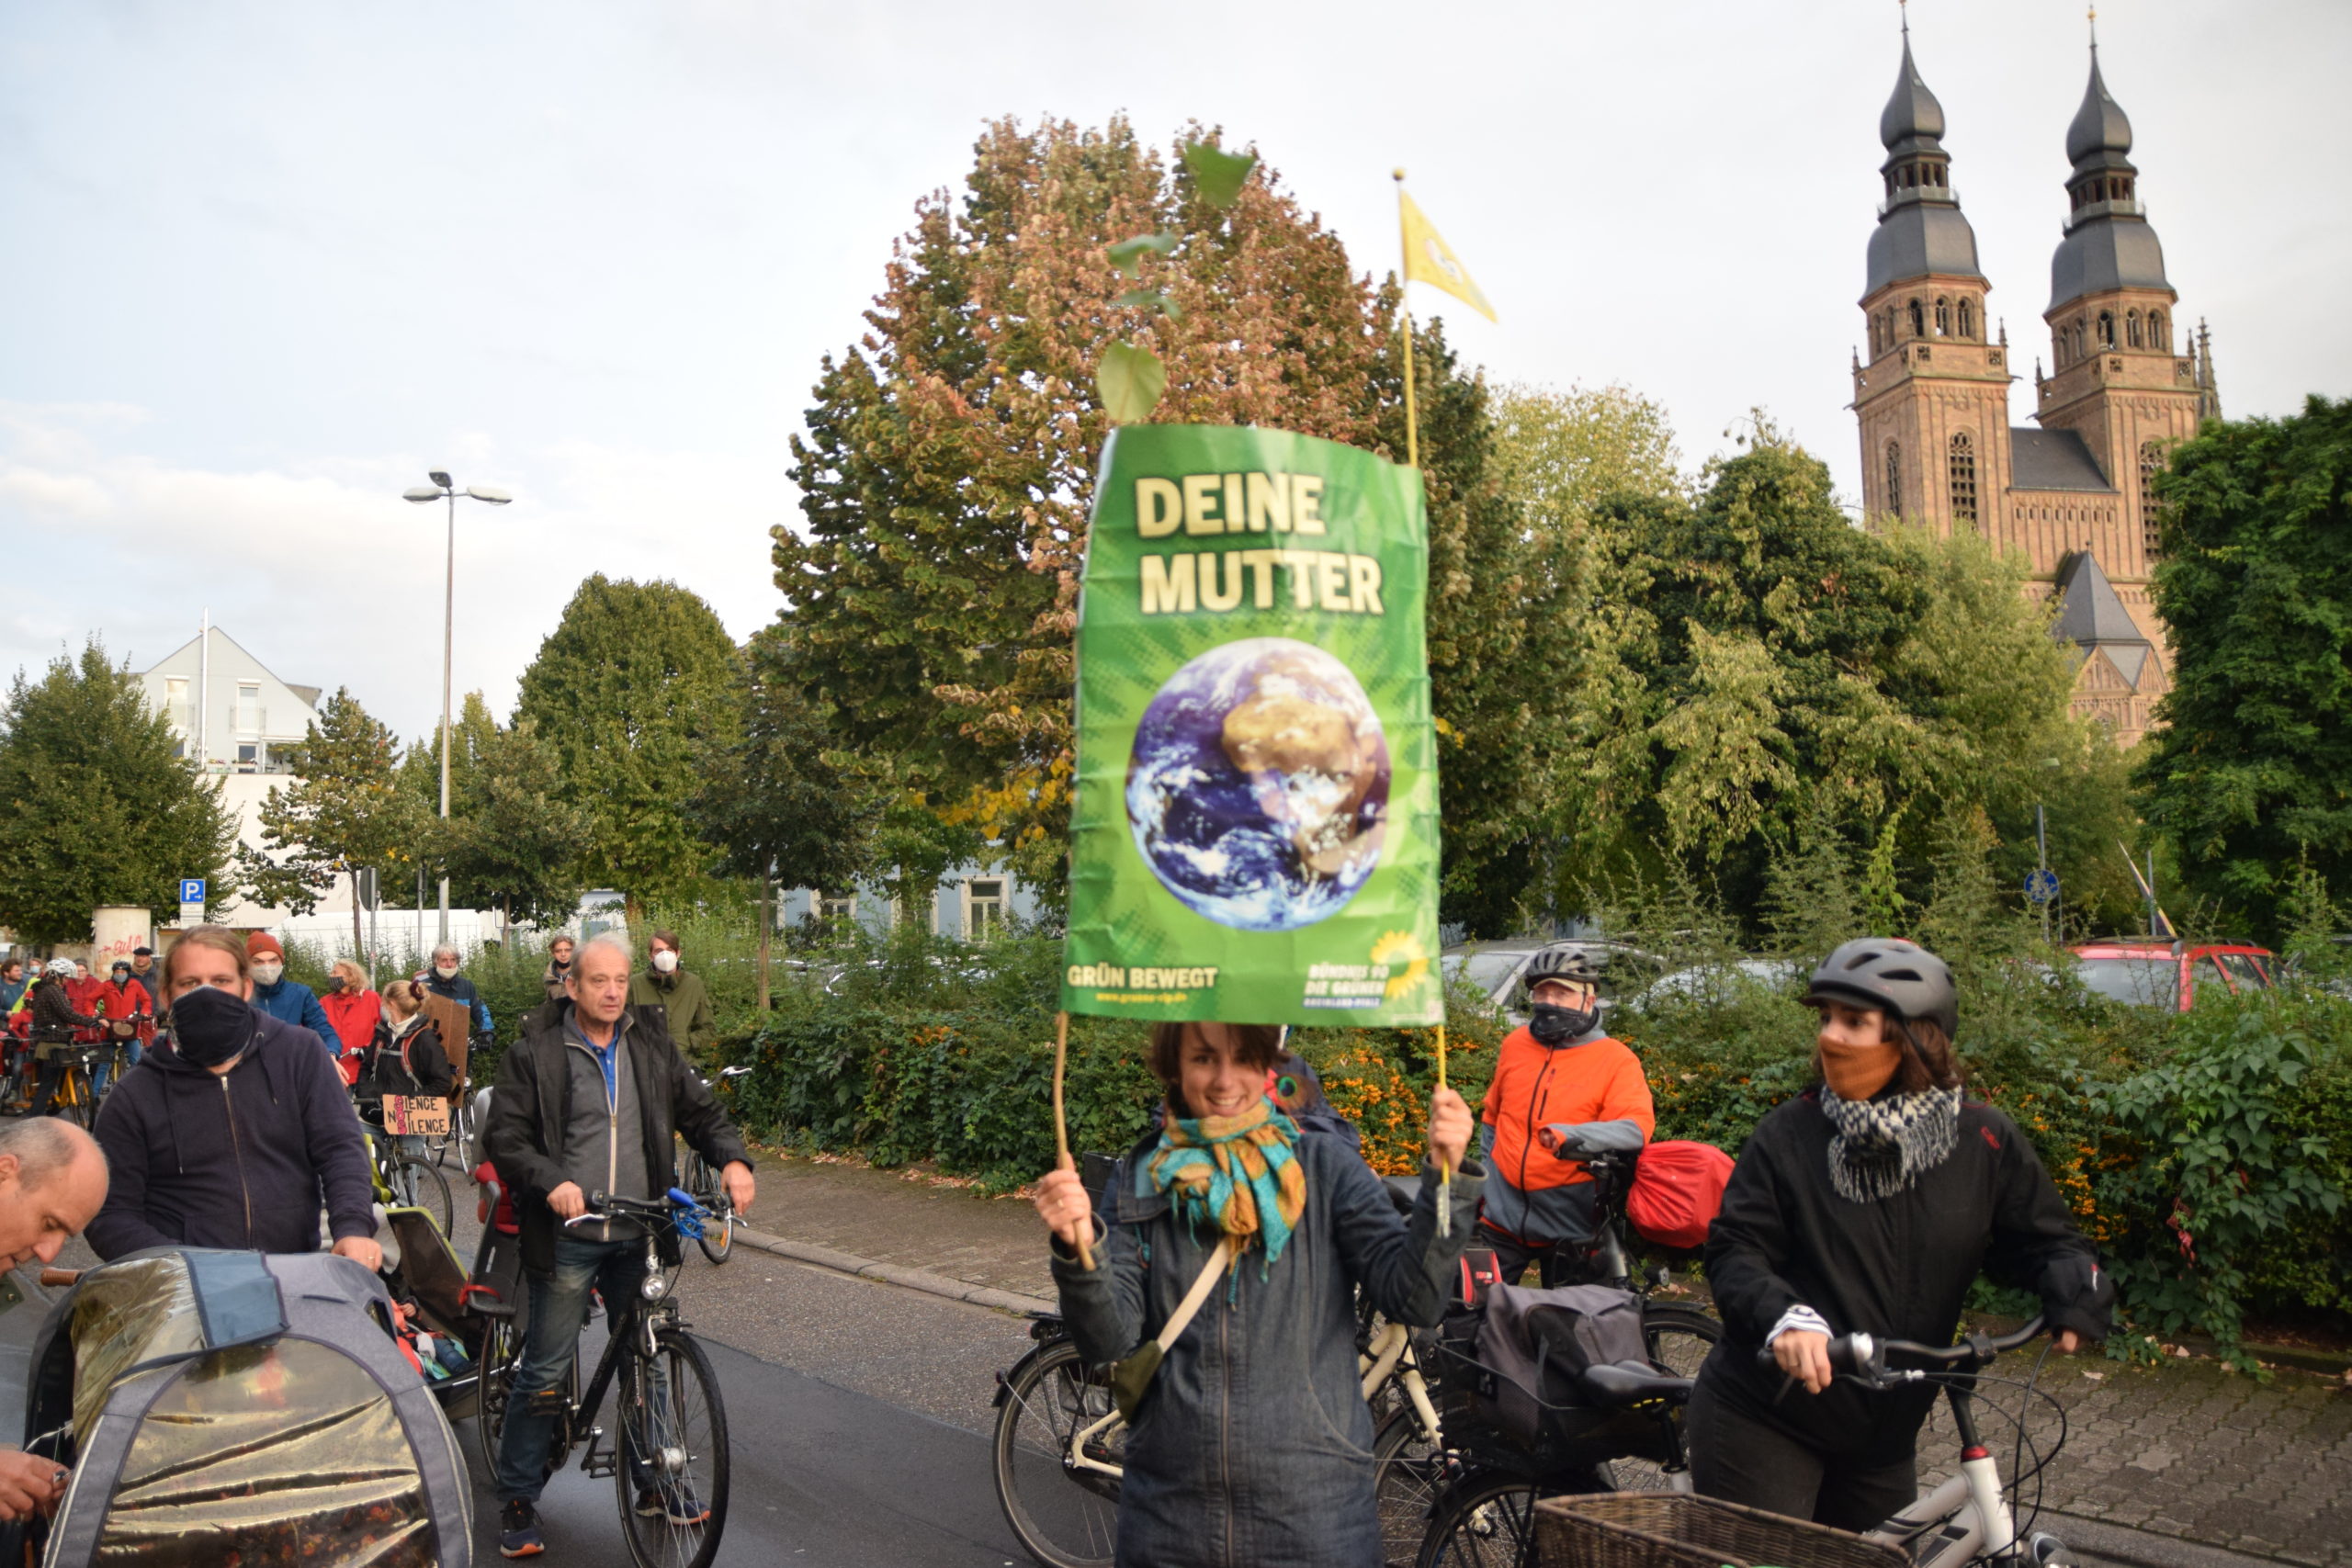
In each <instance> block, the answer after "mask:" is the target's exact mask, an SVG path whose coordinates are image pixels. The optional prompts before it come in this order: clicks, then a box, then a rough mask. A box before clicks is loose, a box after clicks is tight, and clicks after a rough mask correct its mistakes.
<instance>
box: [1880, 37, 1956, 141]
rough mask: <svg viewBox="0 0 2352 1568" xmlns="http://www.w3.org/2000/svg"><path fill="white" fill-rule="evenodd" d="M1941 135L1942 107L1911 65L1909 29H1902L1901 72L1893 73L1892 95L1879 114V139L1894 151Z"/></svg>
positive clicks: (1915, 66)
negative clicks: (1910, 143) (1916, 141)
mask: <svg viewBox="0 0 2352 1568" xmlns="http://www.w3.org/2000/svg"><path fill="white" fill-rule="evenodd" d="M1943 133H1944V106H1943V105H1942V104H1940V103H1939V102H1938V101H1937V100H1936V96H1935V94H1933V93H1931V92H1929V91H1928V84H1927V83H1926V82H1925V81H1923V80H1922V79H1921V78H1920V75H1919V68H1918V67H1917V65H1914V64H1913V63H1912V62H1911V29H1910V28H1909V27H1908V26H1906V27H1905V28H1904V29H1903V69H1902V70H1900V71H1898V72H1897V73H1895V76H1894V96H1891V97H1889V98H1888V99H1887V100H1886V107H1885V108H1883V109H1882V110H1880V111H1879V117H1878V139H1879V141H1881V142H1882V143H1883V144H1884V146H1885V147H1886V150H1887V151H1888V152H1894V150H1895V149H1896V148H1897V147H1899V146H1901V145H1902V144H1903V143H1904V142H1905V141H1915V140H1918V141H1934V140H1936V139H1937V138H1938V137H1939V136H1941V135H1942V134H1943Z"/></svg>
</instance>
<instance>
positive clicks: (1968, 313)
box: [1960, 299, 1976, 340]
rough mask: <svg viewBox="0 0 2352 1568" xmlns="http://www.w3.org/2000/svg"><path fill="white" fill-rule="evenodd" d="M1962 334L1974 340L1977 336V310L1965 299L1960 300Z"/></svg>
mask: <svg viewBox="0 0 2352 1568" xmlns="http://www.w3.org/2000/svg"><path fill="white" fill-rule="evenodd" d="M1960 335H1961V336H1962V337H1964V338H1969V339H1972V340H1973V338H1974V337H1975V336H1976V310H1975V308H1974V307H1973V306H1972V305H1971V304H1970V303H1969V302H1968V301H1967V300H1965V299H1962V301H1961V302H1960Z"/></svg>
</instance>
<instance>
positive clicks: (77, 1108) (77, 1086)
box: [57, 1061, 98, 1131]
mask: <svg viewBox="0 0 2352 1568" xmlns="http://www.w3.org/2000/svg"><path fill="white" fill-rule="evenodd" d="M57 1098H58V1099H59V1100H60V1101H62V1103H63V1104H64V1106H65V1109H66V1111H67V1113H68V1114H70V1115H71V1116H72V1117H73V1118H74V1121H76V1122H80V1123H81V1124H82V1126H83V1129H84V1130H85V1131H87V1130H88V1128H89V1126H90V1124H91V1123H92V1122H96V1120H97V1119H98V1097H97V1096H96V1094H94V1093H93V1092H91V1089H90V1069H89V1068H87V1067H85V1066H83V1065H82V1064H81V1063H80V1062H78V1061H77V1062H74V1063H73V1064H72V1065H71V1066H67V1068H66V1069H65V1082H64V1083H63V1085H62V1086H61V1087H60V1088H59V1089H58V1091H57Z"/></svg>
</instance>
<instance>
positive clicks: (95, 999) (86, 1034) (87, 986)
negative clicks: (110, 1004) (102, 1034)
mask: <svg viewBox="0 0 2352 1568" xmlns="http://www.w3.org/2000/svg"><path fill="white" fill-rule="evenodd" d="M106 991H107V983H106V982H105V981H104V980H101V979H100V978H98V977H97V976H96V975H93V976H90V977H89V978H88V979H86V980H68V981H66V982H65V999H66V1000H67V1001H69V1002H72V1003H73V1004H74V1011H75V1012H79V1013H87V1014H88V1015H89V1016H90V1017H92V1018H103V1017H105V1016H106V1005H107V1003H106ZM98 1037H99V1036H98V1032H97V1031H96V1030H95V1029H82V1030H76V1031H75V1032H74V1039H76V1040H85V1041H93V1040H96V1039H97V1038H98Z"/></svg>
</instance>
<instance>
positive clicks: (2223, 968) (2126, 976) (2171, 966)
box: [2072, 938, 2278, 1012]
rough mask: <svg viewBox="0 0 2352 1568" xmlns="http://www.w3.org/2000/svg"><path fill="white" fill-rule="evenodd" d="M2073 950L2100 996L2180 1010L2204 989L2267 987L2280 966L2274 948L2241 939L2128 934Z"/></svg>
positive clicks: (2191, 1004) (2237, 990)
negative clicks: (2203, 939)
mask: <svg viewBox="0 0 2352 1568" xmlns="http://www.w3.org/2000/svg"><path fill="white" fill-rule="evenodd" d="M2072 951H2073V953H2074V954H2075V958H2076V959H2077V960H2079V961H2080V963H2081V965H2082V976H2083V984H2084V985H2086V986H2088V987H2090V988H2091V989H2092V990H2094V991H2097V992H2098V994H2099V995H2100V996H2102V997H2109V998H2113V999H2114V1000H2116V1001H2119V1002H2129V1003H2131V1004H2132V1005H2134V1006H2137V1007H2155V1008H2164V1009H2165V1010H2169V1011H2175V1012H2187V1011H2188V1010H2189V1009H2190V1008H2192V1007H2194V1006H2195V1005H2196V1004H2197V993H2198V992H2199V990H2212V991H2218V992H2220V993H2221V994H2222V995H2224V996H2230V995H2236V994H2238V993H2241V992H2245V991H2250V990H2264V991H2267V990H2268V989H2269V988H2270V976H2271V972H2272V970H2273V969H2274V968H2275V967H2276V965H2277V964H2278V959H2277V957H2276V956H2275V955H2274V954H2273V953H2271V951H2270V950H2269V949H2268V948H2267V947H2256V946H2254V945H2252V944H2251V943H2249V942H2195V943H2191V942H2166V941H2165V940H2163V939H2162V938H2153V939H2152V938H2136V939H2135V938H2124V939H2120V940H2118V941H2115V942H2085V943H2083V944H2082V945H2081V946H2079V947H2076V948H2075V949H2073V950H2072Z"/></svg>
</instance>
